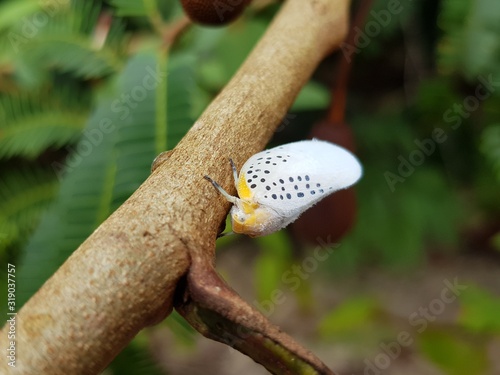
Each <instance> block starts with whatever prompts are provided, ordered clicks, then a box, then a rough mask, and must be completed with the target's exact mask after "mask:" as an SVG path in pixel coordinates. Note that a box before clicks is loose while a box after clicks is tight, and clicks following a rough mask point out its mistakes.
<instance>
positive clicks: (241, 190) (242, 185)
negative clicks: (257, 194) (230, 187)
mask: <svg viewBox="0 0 500 375" xmlns="http://www.w3.org/2000/svg"><path fill="white" fill-rule="evenodd" d="M236 189H237V190H238V195H239V197H240V199H243V200H246V201H249V200H251V199H252V197H253V193H252V191H251V190H250V188H249V187H248V185H247V181H246V176H245V173H240V178H239V181H238V186H237V187H236Z"/></svg>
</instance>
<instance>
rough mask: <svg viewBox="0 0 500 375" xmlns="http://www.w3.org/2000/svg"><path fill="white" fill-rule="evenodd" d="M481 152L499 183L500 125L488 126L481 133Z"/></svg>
mask: <svg viewBox="0 0 500 375" xmlns="http://www.w3.org/2000/svg"><path fill="white" fill-rule="evenodd" d="M481 151H482V152H483V154H484V156H485V157H486V158H488V159H489V161H490V162H491V164H492V166H493V168H494V170H495V172H496V178H497V181H498V183H500V124H494V125H490V126H488V127H487V128H486V129H485V130H484V131H483V134H482V137H481Z"/></svg>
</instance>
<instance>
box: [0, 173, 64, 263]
mask: <svg viewBox="0 0 500 375" xmlns="http://www.w3.org/2000/svg"><path fill="white" fill-rule="evenodd" d="M57 187H58V184H57V180H56V179H55V178H54V175H53V174H52V173H50V171H47V170H43V169H39V168H38V169H31V168H22V169H17V170H13V171H10V172H9V173H8V174H6V175H5V176H4V178H3V179H2V180H0V235H1V238H0V259H3V260H5V259H6V257H7V255H6V254H5V251H6V250H7V249H8V248H9V247H12V246H13V245H15V244H17V245H19V244H20V243H22V242H23V241H24V239H26V238H27V236H28V235H29V234H30V233H31V231H32V230H33V229H34V228H35V227H36V225H37V223H38V218H39V216H40V214H41V213H42V212H43V211H44V209H45V208H46V207H47V206H48V204H49V203H50V202H51V200H52V198H53V197H54V196H55V194H56V191H57Z"/></svg>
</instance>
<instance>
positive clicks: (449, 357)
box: [419, 330, 489, 375]
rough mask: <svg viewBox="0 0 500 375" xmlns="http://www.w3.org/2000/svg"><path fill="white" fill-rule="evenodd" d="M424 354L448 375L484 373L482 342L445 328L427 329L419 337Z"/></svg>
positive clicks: (483, 348)
mask: <svg viewBox="0 0 500 375" xmlns="http://www.w3.org/2000/svg"><path fill="white" fill-rule="evenodd" d="M419 346H420V349H421V352H422V354H423V355H424V356H426V357H427V358H428V359H430V360H431V361H432V362H433V363H435V364H436V365H438V367H440V368H441V369H442V370H444V371H445V373H446V374H449V375H468V374H486V373H487V369H488V366H489V365H488V357H487V353H486V350H485V346H484V343H480V342H473V341H471V340H469V339H467V338H464V337H460V336H459V335H457V334H453V333H451V332H449V331H445V330H428V331H425V332H424V333H422V335H421V336H420V337H419Z"/></svg>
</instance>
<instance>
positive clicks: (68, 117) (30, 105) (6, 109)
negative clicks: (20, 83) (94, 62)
mask: <svg viewBox="0 0 500 375" xmlns="http://www.w3.org/2000/svg"><path fill="white" fill-rule="evenodd" d="M89 105H90V103H89V98H88V96H86V95H84V94H82V93H81V92H80V91H79V90H78V88H77V87H75V86H72V85H65V86H60V87H54V88H52V89H42V90H39V91H37V92H35V93H16V94H11V95H8V96H7V95H5V96H3V97H0V158H2V157H11V156H14V155H22V156H25V157H28V158H33V157H36V156H37V155H39V154H40V153H41V152H42V151H43V150H45V149H46V148H47V147H49V146H55V147H61V146H63V145H65V144H67V143H69V142H73V141H76V140H77V139H78V137H79V136H80V135H81V131H82V130H83V127H84V124H85V121H86V119H87V117H88V106H89Z"/></svg>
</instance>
